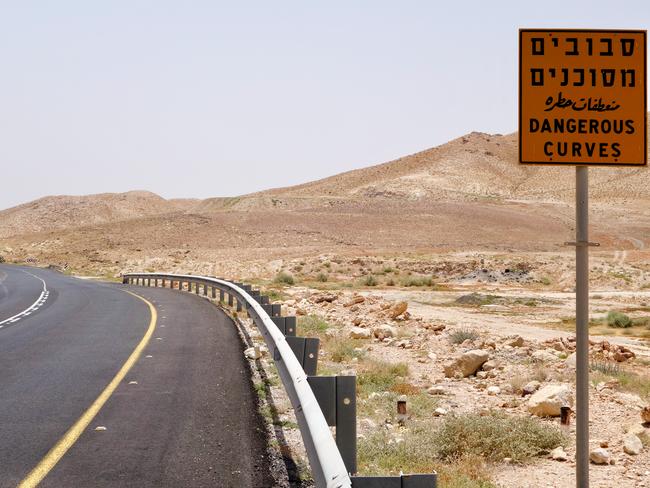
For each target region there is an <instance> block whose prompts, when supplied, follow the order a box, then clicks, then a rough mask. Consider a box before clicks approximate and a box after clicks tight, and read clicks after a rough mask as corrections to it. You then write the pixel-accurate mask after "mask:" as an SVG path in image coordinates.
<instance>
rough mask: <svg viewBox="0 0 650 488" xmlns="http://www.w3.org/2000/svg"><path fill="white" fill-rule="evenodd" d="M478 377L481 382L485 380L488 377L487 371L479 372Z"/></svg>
mask: <svg viewBox="0 0 650 488" xmlns="http://www.w3.org/2000/svg"><path fill="white" fill-rule="evenodd" d="M476 377H477V378H478V379H480V380H484V379H486V378H487V377H488V374H487V371H477V372H476Z"/></svg>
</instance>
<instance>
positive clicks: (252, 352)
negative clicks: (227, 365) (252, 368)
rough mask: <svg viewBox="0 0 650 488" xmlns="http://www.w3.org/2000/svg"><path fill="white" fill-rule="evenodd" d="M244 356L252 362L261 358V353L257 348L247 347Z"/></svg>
mask: <svg viewBox="0 0 650 488" xmlns="http://www.w3.org/2000/svg"><path fill="white" fill-rule="evenodd" d="M244 356H246V357H247V358H248V359H252V360H253V361H254V360H256V359H259V358H261V357H262V352H261V351H260V348H259V347H249V348H248V349H246V350H245V351H244Z"/></svg>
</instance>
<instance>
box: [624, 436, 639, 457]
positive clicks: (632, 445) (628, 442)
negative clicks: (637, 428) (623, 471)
mask: <svg viewBox="0 0 650 488" xmlns="http://www.w3.org/2000/svg"><path fill="white" fill-rule="evenodd" d="M642 450H643V443H642V442H641V439H639V438H638V437H637V436H635V435H634V434H629V435H627V436H625V439H623V452H625V454H630V455H631V456H636V455H637V454H639V453H641V451H642Z"/></svg>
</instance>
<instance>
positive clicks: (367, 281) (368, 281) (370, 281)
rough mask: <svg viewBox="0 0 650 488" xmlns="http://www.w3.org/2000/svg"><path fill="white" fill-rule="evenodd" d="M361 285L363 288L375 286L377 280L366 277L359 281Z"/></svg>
mask: <svg viewBox="0 0 650 488" xmlns="http://www.w3.org/2000/svg"><path fill="white" fill-rule="evenodd" d="M361 283H362V284H363V285H364V286H377V284H378V282H377V278H375V277H374V276H373V275H368V276H366V277H365V278H364V279H363V280H362V281H361Z"/></svg>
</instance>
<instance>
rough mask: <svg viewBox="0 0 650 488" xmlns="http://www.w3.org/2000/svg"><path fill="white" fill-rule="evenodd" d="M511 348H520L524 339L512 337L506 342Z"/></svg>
mask: <svg viewBox="0 0 650 488" xmlns="http://www.w3.org/2000/svg"><path fill="white" fill-rule="evenodd" d="M506 344H508V345H509V346H511V347H522V346H523V345H524V338H523V337H521V336H519V335H518V336H514V337H513V338H512V339H510V340H508V342H506Z"/></svg>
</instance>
